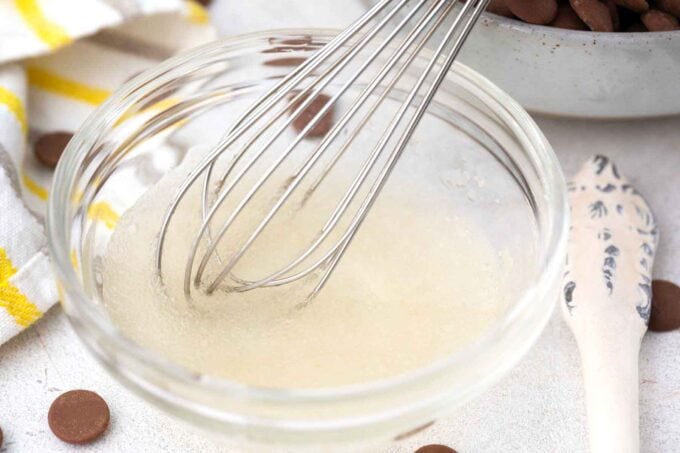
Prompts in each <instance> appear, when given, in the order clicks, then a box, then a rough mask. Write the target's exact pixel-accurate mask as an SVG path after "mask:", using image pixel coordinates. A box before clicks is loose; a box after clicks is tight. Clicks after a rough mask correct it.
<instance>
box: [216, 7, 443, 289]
mask: <svg viewBox="0 0 680 453" xmlns="http://www.w3.org/2000/svg"><path fill="white" fill-rule="evenodd" d="M445 5H448V7H447V8H446V9H444V11H443V12H442V11H441V9H442V8H443V7H444V6H445ZM452 7H453V3H452V2H450V1H446V0H443V1H440V2H439V3H436V4H433V5H432V8H431V9H430V11H428V14H427V15H426V16H425V17H424V18H423V19H422V21H421V23H420V24H419V25H418V27H417V28H415V29H414V30H412V31H411V32H410V33H409V36H408V37H407V38H406V39H405V40H404V41H403V42H402V43H401V44H400V46H399V47H398V48H397V49H396V50H395V51H394V53H393V54H392V56H391V57H390V59H389V61H388V62H387V63H386V64H385V66H384V67H383V68H382V70H381V72H380V74H379V75H378V76H377V77H376V78H374V79H373V81H372V82H371V84H369V85H368V86H367V87H366V88H365V89H364V91H363V93H362V94H361V95H360V96H359V100H358V101H356V102H355V103H354V105H353V106H352V108H351V109H350V110H349V111H348V112H347V113H346V114H345V116H344V117H343V118H342V119H341V120H340V121H339V122H338V123H337V124H336V125H335V126H334V129H333V130H331V131H330V132H329V134H328V135H327V136H326V137H325V138H324V142H322V144H321V145H320V146H319V147H318V148H317V149H316V150H315V153H321V152H323V151H324V150H325V148H326V145H328V144H329V143H330V141H332V140H333V139H334V138H335V135H336V134H337V133H338V132H339V131H340V130H341V128H342V127H343V126H344V125H345V123H346V122H347V121H349V119H350V118H351V117H352V116H353V115H354V113H356V111H357V110H358V109H359V108H360V107H361V105H362V104H363V103H364V102H365V100H366V99H367V98H368V97H369V96H370V94H372V92H373V91H374V89H375V88H376V87H377V86H378V85H379V83H380V82H382V80H383V79H384V78H385V76H386V75H387V74H388V73H389V71H390V70H391V69H392V68H393V67H394V66H395V65H396V63H397V62H398V61H399V58H400V57H401V56H402V55H403V53H404V51H405V50H407V48H408V47H410V46H411V45H412V44H413V42H414V41H415V39H416V38H417V37H418V36H419V35H420V34H421V32H422V31H423V30H424V28H425V27H426V26H427V24H428V23H429V22H430V20H431V19H432V18H433V17H434V16H435V15H436V14H437V13H440V14H439V17H438V18H437V20H436V22H435V24H434V25H432V26H431V27H430V30H429V31H428V32H427V34H426V35H425V37H424V38H422V39H421V41H420V42H419V43H418V45H417V46H416V49H415V52H413V53H412V54H411V55H410V56H409V57H408V59H407V61H406V62H405V63H404V64H402V66H401V68H400V69H399V71H398V72H397V74H396V76H395V77H393V79H392V80H391V81H390V83H389V84H388V86H387V87H386V89H385V90H384V91H383V95H382V96H380V97H379V99H378V101H377V102H376V103H375V104H374V105H373V106H372V107H371V110H370V111H369V112H367V114H366V115H365V117H368V116H370V115H371V114H372V113H373V112H374V111H375V109H376V108H377V107H378V106H379V105H380V103H382V102H383V101H384V99H385V97H386V96H385V95H386V93H388V92H389V91H390V90H391V89H392V88H393V87H394V86H395V85H396V83H397V82H398V80H399V79H400V78H401V76H402V75H403V74H404V72H405V70H406V69H407V68H408V67H409V64H410V63H411V62H412V61H413V59H415V58H416V56H417V52H418V51H419V50H420V49H422V47H423V46H424V45H425V43H426V42H427V40H428V39H429V38H430V37H431V36H432V34H433V33H434V32H435V31H436V29H437V26H438V25H439V24H440V23H441V22H442V21H443V20H444V19H445V17H446V14H447V13H448V10H449V9H450V8H452ZM388 40H389V39H388ZM365 117H364V119H365ZM361 123H362V124H364V122H363V121H362V122H361ZM357 132H358V130H355V131H354V134H356V133H357ZM353 139H354V136H350V137H349V138H348V139H347V140H346V141H345V143H344V145H343V148H342V149H341V151H340V152H343V150H345V149H347V147H348V146H349V144H351V141H352V140H353ZM372 155H377V152H374V153H373V154H372ZM314 157H316V155H315V156H314ZM334 159H335V157H334ZM369 161H371V163H375V159H373V160H371V159H370V158H369ZM313 163H314V162H310V161H307V162H306V165H305V167H306V168H305V170H309V168H310V167H311V165H313ZM362 168H363V170H362V172H361V174H360V175H359V176H357V178H355V180H354V181H353V183H352V185H351V186H350V190H349V191H348V192H347V193H346V194H345V196H344V197H343V199H342V201H341V202H340V204H339V206H338V207H337V208H336V209H335V211H334V212H333V214H332V215H331V217H330V218H329V220H328V221H327V222H326V224H325V225H324V226H323V228H322V229H321V232H320V234H319V235H318V237H317V238H316V240H315V241H314V242H313V243H312V244H311V245H310V246H309V247H308V248H307V249H306V250H305V251H304V252H303V253H302V254H301V255H299V256H298V257H297V258H295V259H294V260H293V261H292V262H290V263H289V264H287V265H286V266H284V267H283V268H282V269H280V270H278V271H277V272H275V273H273V274H270V275H268V276H266V277H264V278H262V279H260V280H258V281H255V282H250V283H249V284H247V285H244V286H242V287H239V288H235V289H236V290H237V291H247V290H250V289H254V288H257V287H260V286H277V285H282V284H286V283H290V282H291V281H294V280H298V279H300V278H302V277H304V276H306V275H308V274H310V273H311V272H313V271H314V269H316V268H318V266H319V265H321V264H322V263H323V262H324V261H327V260H328V259H329V258H330V257H331V256H332V254H333V253H334V252H335V251H336V250H337V249H338V248H339V247H340V245H341V244H340V243H338V244H336V245H335V246H333V247H332V248H331V250H330V251H329V252H328V253H326V255H324V256H323V257H322V258H321V259H319V260H318V261H316V262H315V263H313V264H311V265H310V266H309V267H307V268H306V269H305V270H304V271H301V272H299V273H296V274H294V275H292V276H289V277H287V278H284V279H279V280H276V279H277V278H278V277H279V276H281V275H283V274H285V273H286V272H288V271H290V270H291V269H293V268H295V267H296V266H297V265H298V264H300V263H301V262H303V261H304V260H305V259H307V258H308V257H309V255H310V254H311V253H313V252H314V251H315V250H316V248H317V247H318V246H319V245H320V244H321V243H322V242H323V241H324V240H325V239H326V237H327V236H328V233H329V232H330V230H331V228H333V227H334V226H335V224H336V223H337V221H338V220H339V218H340V217H341V216H342V214H343V213H344V212H345V210H346V209H347V207H348V206H349V204H350V202H351V200H352V198H353V196H354V195H355V194H356V191H357V190H358V188H359V187H360V185H361V183H362V182H363V180H364V179H365V176H366V175H367V174H368V172H369V171H370V169H371V168H372V165H365V166H364V167H362ZM306 173H307V172H306V171H303V172H299V174H298V175H296V180H295V181H294V182H293V183H292V184H290V185H289V186H288V188H287V189H286V191H285V192H284V194H283V195H282V196H281V197H280V199H279V200H278V201H277V203H276V204H275V205H274V207H273V208H272V209H271V210H270V211H269V213H268V214H267V216H266V217H265V221H263V222H262V224H264V223H265V222H268V221H269V220H271V218H272V217H273V215H274V214H275V212H276V211H277V210H278V209H279V208H280V206H281V204H283V202H285V200H286V199H287V197H288V196H289V195H290V193H291V192H292V191H293V190H294V189H295V187H296V186H297V184H299V183H300V181H301V180H302V178H303V177H304V176H305V175H306ZM325 174H327V173H325ZM262 224H261V225H262ZM262 226H263V225H262ZM260 231H261V229H260V228H259V227H258V229H256V232H258V233H259V232H260ZM252 239H254V238H252ZM249 243H250V242H248V243H247V244H249ZM230 264H232V263H230ZM230 269H231V268H229V267H227V268H225V269H224V271H223V272H222V274H220V275H219V276H218V277H217V278H216V279H215V280H214V281H213V283H212V284H211V285H210V286H209V287H208V289H207V291H208V292H210V291H211V290H214V289H215V288H216V287H217V285H218V284H219V283H220V282H221V280H222V279H223V278H225V277H226V275H227V273H228V271H229V270H230Z"/></svg>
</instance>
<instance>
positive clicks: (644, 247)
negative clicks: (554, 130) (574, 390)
mask: <svg viewBox="0 0 680 453" xmlns="http://www.w3.org/2000/svg"><path fill="white" fill-rule="evenodd" d="M569 201H570V206H571V217H572V226H571V230H570V239H569V249H568V258H567V266H566V270H565V276H564V288H563V292H562V298H563V304H562V309H563V310H562V312H563V315H564V318H565V320H566V322H567V324H568V325H569V327H570V328H571V330H572V332H573V333H574V336H575V338H576V341H577V343H578V347H579V350H580V353H581V360H582V367H583V375H584V380H585V389H586V406H587V412H588V428H589V433H590V446H591V451H592V452H594V453H598V452H614V451H615V452H617V453H625V452H638V451H639V428H638V425H639V422H638V386H639V383H638V355H639V351H640V342H641V340H642V337H643V335H644V334H645V332H646V330H647V323H648V321H649V315H650V311H651V281H652V280H651V278H652V276H651V272H652V265H653V263H654V254H655V251H656V246H657V242H658V229H657V226H656V222H655V220H654V216H653V214H652V212H651V209H650V208H649V205H648V204H647V202H646V201H645V199H644V198H643V197H642V195H640V193H639V192H638V191H637V190H636V189H635V188H634V187H633V186H632V185H631V184H630V182H628V181H627V180H626V178H624V177H623V175H621V173H619V170H618V169H617V167H616V165H615V164H614V163H612V162H611V161H610V160H609V159H608V158H607V157H604V156H595V157H593V158H592V159H590V160H588V161H587V162H586V163H585V165H584V166H583V167H582V169H581V170H580V171H579V173H578V174H577V175H576V176H575V177H574V179H573V181H572V182H571V183H570V184H569Z"/></svg>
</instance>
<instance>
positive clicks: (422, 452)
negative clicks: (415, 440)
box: [414, 444, 458, 453]
mask: <svg viewBox="0 0 680 453" xmlns="http://www.w3.org/2000/svg"><path fill="white" fill-rule="evenodd" d="M414 453H458V452H456V450H454V449H453V448H451V447H447V446H446V445H437V444H432V445H425V446H424V447H420V448H419V449H417V450H416V451H415V452H414Z"/></svg>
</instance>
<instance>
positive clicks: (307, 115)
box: [291, 93, 333, 137]
mask: <svg viewBox="0 0 680 453" xmlns="http://www.w3.org/2000/svg"><path fill="white" fill-rule="evenodd" d="M293 96H297V93H294V94H293ZM306 99H307V96H306V95H305V96H302V97H301V98H300V99H298V100H297V101H295V102H294V103H293V105H292V106H291V110H293V111H294V110H297V108H298V107H300V105H302V103H303V102H304V101H305V100H306ZM330 99H331V98H330V96H327V95H325V94H319V95H317V96H316V97H315V98H314V100H312V102H311V103H310V104H309V105H308V106H307V108H305V109H304V111H302V113H300V114H299V115H298V116H297V118H295V119H294V120H293V127H294V128H295V130H297V131H298V132H302V130H303V129H304V128H305V127H307V125H308V124H309V123H310V122H311V121H312V119H314V116H315V115H316V114H317V113H319V111H321V109H322V108H323V107H324V106H325V105H326V104H327V103H328V101H330ZM331 126H333V107H332V106H331V107H330V108H329V109H328V110H327V111H326V113H324V115H323V116H322V117H321V119H320V120H319V121H318V122H317V123H316V125H315V126H314V127H312V128H311V129H310V130H309V131H308V132H307V135H306V136H307V137H321V136H324V135H326V133H327V132H328V131H329V130H330V129H331Z"/></svg>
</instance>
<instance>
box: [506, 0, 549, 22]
mask: <svg viewBox="0 0 680 453" xmlns="http://www.w3.org/2000/svg"><path fill="white" fill-rule="evenodd" d="M505 2H506V4H507V5H508V8H509V9H510V11H511V12H512V14H514V15H515V16H517V17H519V18H520V19H522V20H523V21H524V22H528V23H530V24H538V25H546V24H549V23H550V22H552V21H553V19H555V16H557V0H505Z"/></svg>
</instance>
